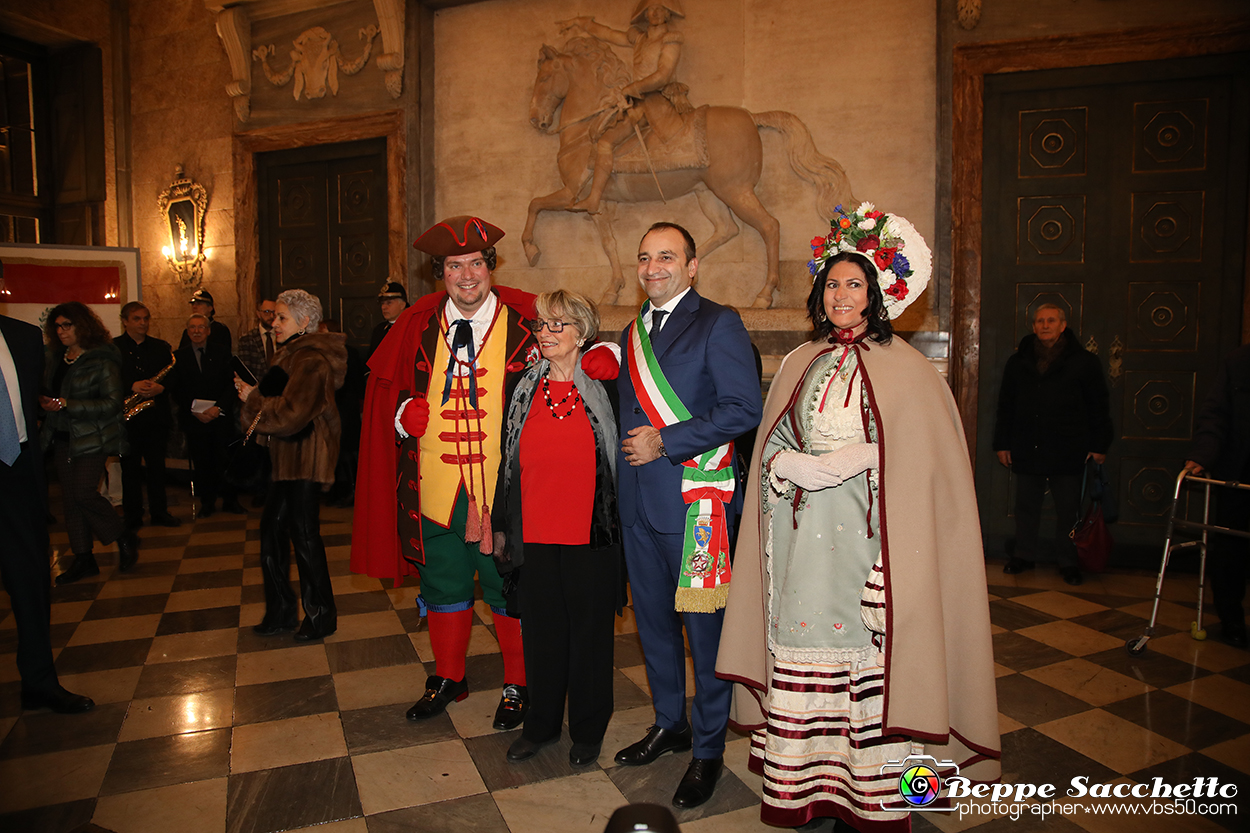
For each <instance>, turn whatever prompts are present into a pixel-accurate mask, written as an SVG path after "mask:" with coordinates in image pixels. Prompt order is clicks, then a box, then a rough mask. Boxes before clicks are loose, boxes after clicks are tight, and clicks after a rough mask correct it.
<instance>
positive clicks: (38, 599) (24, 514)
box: [0, 442, 57, 691]
mask: <svg viewBox="0 0 1250 833" xmlns="http://www.w3.org/2000/svg"><path fill="white" fill-rule="evenodd" d="M42 465H43V455H42V454H40V453H39V443H38V442H30V443H24V444H23V445H22V453H21V454H19V455H18V458H17V459H16V460H14V461H13V465H12V466H6V465H5V464H4V463H0V529H3V530H4V533H3V535H4V541H3V543H2V544H0V579H3V581H4V590H5V592H6V593H8V594H9V603H10V604H11V605H12V607H13V621H14V622H15V623H16V625H17V671H18V674H20V675H21V677H22V690H23V691H50V690H52V689H54V688H56V686H57V678H56V668H54V667H53V665H52V636H51V632H52V623H51V615H52V593H51V587H52V570H51V569H50V567H49V563H48V524H47V517H48V512H47V505H46V503H45V499H46V495H45V494H44V490H43V489H42V488H41V487H40V486H39V485H37V484H42V483H43V478H42V477H40V476H39V474H38V471H37V470H36V468H35V467H36V466H42Z"/></svg>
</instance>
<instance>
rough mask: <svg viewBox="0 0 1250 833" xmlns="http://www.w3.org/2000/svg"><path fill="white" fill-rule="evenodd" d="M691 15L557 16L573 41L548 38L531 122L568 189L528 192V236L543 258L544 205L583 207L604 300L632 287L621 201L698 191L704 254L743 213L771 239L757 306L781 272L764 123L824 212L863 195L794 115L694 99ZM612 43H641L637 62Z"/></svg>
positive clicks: (642, 6)
mask: <svg viewBox="0 0 1250 833" xmlns="http://www.w3.org/2000/svg"><path fill="white" fill-rule="evenodd" d="M683 17H685V15H684V13H683V12H682V8H681V3H680V0H664V2H653V0H640V2H639V3H638V5H637V7H636V8H635V10H634V14H633V16H632V17H631V19H630V28H629V29H627V30H625V31H618V30H615V29H611V28H609V27H608V26H604V25H603V24H601V23H596V22H595V20H594V18H591V17H574V18H571V19H569V20H565V21H561V22H559V23H557V25H558V26H560V34H561V36H567V37H568V40H567V41H566V43H565V44H564V46H563V48H561V49H556V48H555V47H552V46H546V45H544V46H543V47H542V49H541V50H540V52H539V55H538V76H537V78H536V79H535V81H534V92H533V95H532V97H531V99H530V124H532V125H533V126H534V127H536V128H537V129H539V130H541V131H544V132H547V133H555V134H557V135H559V137H560V147H559V152H558V154H557V156H556V165H557V167H558V168H559V172H560V180H561V182H562V184H563V187H561V188H560V189H559V190H558V191H555V192H553V193H551V194H547V195H546V196H538V197H535V198H534V199H533V200H531V202H530V205H529V215H528V217H527V219H526V223H525V231H524V232H523V233H522V237H521V242H522V244H523V245H524V247H525V254H526V256H527V258H528V259H529V263H530V265H531V266H534V265H536V264H537V263H538V260H539V258H540V257H541V256H542V251H541V250H540V249H539V247H538V245H537V244H536V243H535V242H534V225H535V222H536V221H537V218H538V215H539V214H540V213H541V212H543V211H581V212H586V213H587V214H589V215H590V218H591V220H592V221H593V222H594V224H595V227H596V229H597V230H598V232H599V237H600V241H601V243H602V245H603V249H604V252H605V253H606V254H607V256H608V261H609V263H611V266H612V283H611V285H610V286H609V287H608V289H607V290H606V291H605V292H604V294H603V297H602V299H601V303H604V304H615V303H617V301H618V300H619V296H620V292H621V290H622V288H623V287H624V285H625V278H624V274H623V273H622V270H621V262H620V257H619V254H618V252H617V244H616V236H615V234H614V232H613V229H612V220H613V216H614V210H615V206H616V204H618V203H622V202H626V203H636V202H652V201H655V200H667V199H668V198H671V197H677V196H681V195H684V194H688V193H694V195H695V198H696V199H697V200H698V203H699V208H700V210H701V211H702V212H703V214H704V215H705V216H706V217H707V218H708V220H710V221H711V222H712V226H713V231H712V235H711V236H710V237H709V238H708V239H707V240H705V241H702V242H700V243H699V247H698V248H699V255H700V258H704V257H706V256H707V255H709V254H711V253H712V252H713V251H715V250H716V249H717V248H719V247H720V246H721V245H723V244H724V243H726V242H727V241H729V240H732V239H733V238H734V237H735V236H737V234H738V231H739V228H738V223H737V222H736V221H735V219H734V217H735V216H736V217H737V218H738V219H741V220H742V221H744V222H746V223H747V224H748V225H750V226H751V227H752V228H754V229H755V230H756V231H758V232H759V234H760V237H762V238H763V241H764V247H765V251H766V254H767V261H768V263H767V273H766V276H765V280H764V286H763V287H762V288H761V289H760V292H759V295H758V296H757V297H756V299H755V302H754V304H753V306H755V307H759V308H768V307H771V306H772V304H773V294H774V292H775V291H776V290H777V284H778V280H779V277H780V264H779V260H780V253H779V248H780V240H781V226H780V223H779V222H778V221H777V218H776V217H774V216H773V215H772V214H770V213H769V212H768V210H767V209H766V208H765V207H764V205H763V204H762V203H761V202H760V200H759V197H758V196H756V193H755V185H756V183H758V182H759V178H760V171H761V169H762V167H763V155H764V150H763V144H762V143H761V141H760V136H759V128H769V129H772V130H776V131H778V132H779V133H780V134H781V135H782V137H783V138H784V140H785V146H786V152H787V154H788V157H789V162H790V167H791V168H792V169H793V170H794V172H795V173H796V174H798V175H799V176H800V177H802V178H803V179H804V180H806V181H808V182H810V183H812V184H813V185H815V186H816V189H817V210H818V211H819V212H820V213H821V215H822V216H823V217H826V218H827V217H831V216H833V214H834V207H835V206H837V205H838V204H839V203H844V204H848V205H853V204H855V203H856V200H855V198H854V197H853V196H852V194H851V185H850V182H849V180H848V179H847V176H846V172H845V171H844V170H843V168H842V166H841V165H840V164H839V163H838V162H837V161H836V160H834V159H831V158H829V157H827V156H823V155H821V154H820V153H819V152H818V151H817V150H816V147H815V145H814V143H813V142H812V137H811V134H810V133H809V131H808V129H807V126H806V125H804V124H803V122H802V121H800V120H799V118H798V117H797V116H795V115H793V114H792V113H787V112H783V111H780V110H775V111H770V112H766V113H750V112H748V111H747V110H745V109H743V108H741V107H718V106H708V105H703V106H701V107H697V108H695V107H692V106H691V104H690V102H689V100H688V98H687V92H688V88H687V87H686V85H685V84H682V83H679V82H678V81H677V78H676V71H677V64H678V62H679V60H680V58H681V49H682V44H683V42H684V38H683V36H682V34H681V33H680V32H677V31H675V30H674V29H673V28H672V25H671V24H672V23H673V21H674V20H676V19H679V18H683ZM613 46H619V47H622V48H624V47H629V48H632V50H633V69H632V72H631V70H630V67H629V65H627V64H626V63H625V62H624V61H623V60H621V59H620V57H619V56H618V55H617V54H616V52H615V51H614V50H613V48H612V47H613ZM557 111H559V117H558V125H557ZM553 125H555V126H554V127H553Z"/></svg>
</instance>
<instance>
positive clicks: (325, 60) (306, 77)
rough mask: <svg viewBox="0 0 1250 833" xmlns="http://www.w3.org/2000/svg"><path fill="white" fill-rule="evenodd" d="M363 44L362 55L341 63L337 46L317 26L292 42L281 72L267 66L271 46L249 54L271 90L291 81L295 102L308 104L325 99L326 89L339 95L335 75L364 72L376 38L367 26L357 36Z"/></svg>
mask: <svg viewBox="0 0 1250 833" xmlns="http://www.w3.org/2000/svg"><path fill="white" fill-rule="evenodd" d="M357 34H358V35H359V37H360V39H361V40H362V41H364V42H365V49H364V52H363V53H361V55H360V57H358V58H357V59H356V60H354V61H352V62H351V63H346V62H344V60H343V56H342V53H341V52H340V51H339V42H338V41H337V40H335V39H334V37H333V36H332V35H331V34H330V33H329V32H327V31H326V30H325V29H323V28H321V27H320V26H314V27H313V28H311V29H308V30H306V31H305V32H303V33H302V34H301V35H300V36H299V37H298V38H296V39H295V42H294V44H293V47H294V48H293V49H292V50H291V65H290V66H289V67H287V68H286V71H284V72H275V71H274V70H273V68H271V67H270V66H269V58H270V57H271V56H273V55H274V54H275V52H276V50H275V49H274V46H273V44H269V45H268V46H260V47H257V48H256V49H255V50H253V51H252V55H253V57H254V58H255V59H256V60H259V61H260V63H261V66H262V67H263V68H264V70H265V77H266V78H268V79H269V83H271V84H273V85H274V86H275V87H281V86H283V85H284V84H286V83H287V82H289V81H290V80H291V78H292V77H294V78H295V89H294V93H295V100H296V101H299V97H300V94H301V93H302V94H303V96H304V98H305V99H306V100H308V101H312V100H313V99H317V98H325V94H326V89H327V87H328V88H329V90H330V92H331V94H333V95H338V94H339V72H342V73H343V74H344V75H355V74H356V73H358V72H360V71H361V70H362V69H364V67H365V64H366V63H368V61H369V55H370V54H371V53H372V52H373V39H374V38H375V37H377V34H378V27H377V26H373V25H369V26H366V27H365V28H363V29H361V30H360V31H359V32H358V33H357Z"/></svg>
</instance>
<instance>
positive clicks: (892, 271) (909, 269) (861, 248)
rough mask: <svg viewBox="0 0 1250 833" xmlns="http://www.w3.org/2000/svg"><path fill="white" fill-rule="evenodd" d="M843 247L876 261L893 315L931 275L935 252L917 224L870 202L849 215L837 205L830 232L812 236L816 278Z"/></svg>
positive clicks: (916, 294) (810, 266) (810, 264)
mask: <svg viewBox="0 0 1250 833" xmlns="http://www.w3.org/2000/svg"><path fill="white" fill-rule="evenodd" d="M840 252H858V253H859V254H862V255H864V256H865V257H866V258H868V259H869V260H870V261H871V262H872V264H873V267H874V268H876V270H877V283H878V285H880V287H881V293H882V296H883V297H884V300H885V311H886V314H887V315H889V316H890V318H898V317H899V315H901V314H902V312H903V310H905V309H907V307H908V306H909V305H910V304H911V302H912V301H914V300H916V298H918V297H920V293H921V292H924V288H925V287H926V286H927V285H928V283H929V276H930V275H931V274H932V269H933V255H932V253H930V251H929V247H928V246H927V245H926V244H925V242H924V238H923V237H921V236H920V232H918V231H916V227H915V226H913V225H912V224H911V223H909V222H907V220H904V219H903V218H902V217H900V216H898V215H897V214H886V213H884V212H882V211H878V210H877V209H876V206H874V205H873V204H872V203H870V202H864V203H860V205H859V208H857V209H855V210H854V211H852V212H850V213H849V214H848V213H847V212H846V211H845V210H843V208H842V206H840V205H839V206H838V207H837V208H835V209H834V216H833V219H832V220H830V221H829V234H828V235H827V236H825V237H813V238H812V259H811V260H810V261H809V262H808V264H807V269H808V271H809V272H811V273H812V278H813V279H815V277H816V275H817V274H819V273H820V269H821V267H823V266H824V265H825V261H827V260H829V258H831V257H833V256H834V255H837V254H838V253H840Z"/></svg>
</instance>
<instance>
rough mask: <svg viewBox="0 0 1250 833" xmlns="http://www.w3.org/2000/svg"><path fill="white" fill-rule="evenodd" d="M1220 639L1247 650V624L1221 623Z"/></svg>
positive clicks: (1226, 643) (1227, 643)
mask: <svg viewBox="0 0 1250 833" xmlns="http://www.w3.org/2000/svg"><path fill="white" fill-rule="evenodd" d="M1220 641H1221V642H1223V643H1224V644H1225V645H1231V646H1232V647H1234V648H1240V649H1241V650H1243V651H1244V650H1246V626H1245V625H1242V626H1241V627H1237V626H1236V625H1220Z"/></svg>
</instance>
